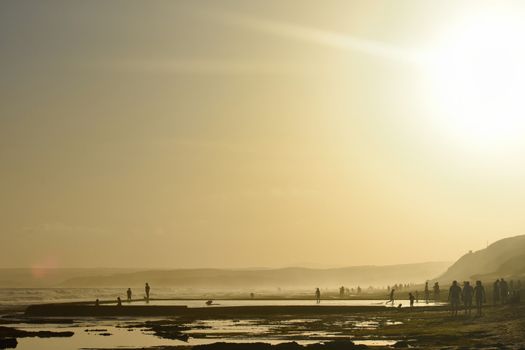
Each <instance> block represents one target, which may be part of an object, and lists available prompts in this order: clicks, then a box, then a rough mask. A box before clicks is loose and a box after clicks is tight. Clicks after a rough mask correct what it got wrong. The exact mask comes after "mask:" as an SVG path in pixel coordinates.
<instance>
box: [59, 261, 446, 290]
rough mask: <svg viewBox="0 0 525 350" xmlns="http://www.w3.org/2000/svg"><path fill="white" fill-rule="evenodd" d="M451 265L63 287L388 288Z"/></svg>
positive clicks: (163, 275) (176, 275) (221, 274)
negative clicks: (145, 283)
mask: <svg viewBox="0 0 525 350" xmlns="http://www.w3.org/2000/svg"><path fill="white" fill-rule="evenodd" d="M449 265H450V263H446V262H429V263H420V264H404V265H389V266H355V267H346V268H332V269H310V268H301V267H290V268H282V269H258V270H226V269H177V270H151V271H138V272H130V273H116V274H112V275H105V276H102V275H96V276H82V277H75V278H70V279H68V280H66V281H64V282H63V283H62V284H61V286H63V287H127V286H130V287H138V286H143V285H144V282H145V281H148V282H149V283H150V284H153V285H155V286H158V287H179V288H199V289H239V288H302V287H307V288H312V287H315V286H319V287H323V288H324V287H332V288H333V287H337V286H340V285H346V286H357V285H360V286H363V287H366V286H370V285H373V286H386V285H388V284H395V283H410V282H420V281H423V280H425V279H428V278H429V277H431V276H435V275H437V274H439V273H441V272H442V271H444V270H445V269H446V268H447V267H448V266H449Z"/></svg>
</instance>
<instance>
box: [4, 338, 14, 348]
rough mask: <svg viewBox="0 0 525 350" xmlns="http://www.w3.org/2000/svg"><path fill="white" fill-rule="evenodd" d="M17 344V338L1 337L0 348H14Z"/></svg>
mask: <svg viewBox="0 0 525 350" xmlns="http://www.w3.org/2000/svg"><path fill="white" fill-rule="evenodd" d="M17 345H18V341H17V340H16V338H0V349H14V348H16V346H17Z"/></svg>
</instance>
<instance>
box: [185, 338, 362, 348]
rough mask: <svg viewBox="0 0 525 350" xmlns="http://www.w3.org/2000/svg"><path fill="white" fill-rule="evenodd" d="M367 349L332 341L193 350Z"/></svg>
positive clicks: (221, 346)
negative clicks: (305, 344) (303, 344)
mask: <svg viewBox="0 0 525 350" xmlns="http://www.w3.org/2000/svg"><path fill="white" fill-rule="evenodd" d="M361 349H368V347H367V346H366V345H356V344H354V343H353V342H352V341H349V340H341V341H332V342H328V343H319V344H310V345H307V346H302V345H300V344H297V343H296V342H290V343H281V344H276V345H271V344H268V343H233V344H232V343H222V342H221V343H213V344H206V345H196V346H194V347H193V350H361Z"/></svg>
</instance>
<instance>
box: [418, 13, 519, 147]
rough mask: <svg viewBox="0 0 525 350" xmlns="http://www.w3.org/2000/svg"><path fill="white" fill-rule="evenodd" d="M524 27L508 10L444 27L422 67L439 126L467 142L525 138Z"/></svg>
mask: <svg viewBox="0 0 525 350" xmlns="http://www.w3.org/2000/svg"><path fill="white" fill-rule="evenodd" d="M524 37H525V26H524V24H523V23H522V21H520V20H518V18H517V17H515V16H513V15H512V14H508V13H507V14H498V15H495V14H486V15H476V16H473V17H470V18H468V19H467V20H465V21H464V22H463V23H461V24H460V25H458V26H456V27H453V28H451V29H449V30H447V31H446V33H445V35H443V37H442V39H441V40H440V44H439V45H437V48H436V49H434V50H432V51H431V53H430V54H429V55H428V61H427V68H428V69H427V71H428V72H429V75H430V80H431V89H432V90H433V96H434V97H435V99H436V102H437V103H436V106H437V109H436V112H437V113H436V117H437V119H438V123H439V124H440V127H441V128H442V129H445V130H446V132H447V133H449V134H450V133H451V134H452V135H453V136H454V137H457V138H458V139H460V140H462V142H463V143H464V144H467V145H469V146H475V147H478V148H479V147H481V148H491V149H495V148H498V147H505V146H509V145H511V144H516V143H517V142H520V140H521V139H522V138H523V137H524V136H525V41H524V40H523V38H524Z"/></svg>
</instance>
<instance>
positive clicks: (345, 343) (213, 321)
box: [2, 305, 525, 350]
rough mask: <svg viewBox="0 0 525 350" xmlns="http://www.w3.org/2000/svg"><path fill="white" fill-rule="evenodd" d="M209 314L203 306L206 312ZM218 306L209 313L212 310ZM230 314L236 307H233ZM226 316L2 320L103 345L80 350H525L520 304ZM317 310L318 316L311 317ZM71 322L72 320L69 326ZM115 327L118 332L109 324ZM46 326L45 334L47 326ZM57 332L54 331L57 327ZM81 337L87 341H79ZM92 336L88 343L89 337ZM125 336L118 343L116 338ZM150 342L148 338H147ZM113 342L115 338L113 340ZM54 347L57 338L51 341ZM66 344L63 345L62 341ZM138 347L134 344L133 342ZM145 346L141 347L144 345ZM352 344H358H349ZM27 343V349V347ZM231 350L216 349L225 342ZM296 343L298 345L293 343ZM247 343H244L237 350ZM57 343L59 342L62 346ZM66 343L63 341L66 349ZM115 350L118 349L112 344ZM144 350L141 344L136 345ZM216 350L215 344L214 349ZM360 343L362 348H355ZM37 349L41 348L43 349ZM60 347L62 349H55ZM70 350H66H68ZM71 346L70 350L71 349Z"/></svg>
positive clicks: (22, 345) (324, 309) (23, 317)
mask: <svg viewBox="0 0 525 350" xmlns="http://www.w3.org/2000/svg"><path fill="white" fill-rule="evenodd" d="M203 309H204V310H206V308H203ZM218 309H220V308H209V309H207V310H208V311H211V310H218ZM229 309H231V308H229ZM252 309H253V308H248V309H246V308H245V309H243V312H242V313H237V315H236V316H234V315H235V313H232V312H231V311H232V310H229V312H222V313H215V312H217V311H213V312H212V313H208V314H204V313H202V314H196V313H193V314H186V315H178V316H175V317H166V318H157V319H155V320H152V319H144V318H142V319H137V318H126V319H122V318H112V317H109V318H95V319H93V318H91V319H90V320H89V325H87V324H86V323H85V320H84V319H76V318H65V319H57V318H49V317H38V318H36V317H29V316H26V315H23V314H16V315H12V316H11V317H4V318H2V321H3V322H4V323H11V324H9V325H6V326H9V327H13V328H24V327H23V324H24V323H26V324H25V326H26V327H27V323H33V327H34V329H45V327H44V325H45V324H46V322H48V323H50V324H51V323H57V322H61V321H63V323H62V324H60V325H59V326H60V327H58V328H59V329H60V330H62V331H64V330H65V331H67V330H70V329H74V328H75V327H76V329H77V330H76V331H75V336H73V337H72V340H73V339H75V337H77V339H78V341H80V340H84V339H86V340H89V339H98V340H97V342H93V343H90V344H92V345H96V344H104V345H98V346H91V345H90V344H79V347H78V348H80V347H81V348H88V347H89V348H100V349H102V348H106V349H107V348H111V347H113V348H115V349H116V348H119V347H120V346H121V345H125V346H127V348H128V349H129V348H133V347H130V345H129V344H128V345H126V344H120V345H119V341H120V340H122V339H136V340H133V342H135V343H134V344H137V345H135V346H137V349H139V348H140V349H143V348H148V347H149V348H151V349H157V350H158V349H180V350H182V349H190V348H193V349H195V350H206V349H207V350H227V349H230V350H242V349H246V350H272V349H277V348H279V350H299V349H303V348H305V349H309V350H316V349H314V346H313V345H312V344H319V343H325V344H328V343H330V344H331V345H329V346H328V347H326V348H323V349H327V350H328V349H331V350H339V349H352V348H365V347H366V346H368V347H370V348H375V349H381V348H392V347H396V348H397V347H407V346H410V347H412V348H416V349H471V348H475V349H522V348H525V338H524V336H523V334H525V318H524V316H525V308H524V307H523V306H521V305H520V306H519V307H518V306H513V307H511V306H505V307H488V308H486V310H485V315H484V316H483V317H474V316H464V315H463V314H461V315H460V316H458V317H456V318H454V317H451V316H450V313H449V312H448V310H446V309H445V308H443V307H435V308H414V309H409V308H402V309H399V310H398V309H396V308H385V307H380V308H366V309H360V308H353V310H352V309H351V308H348V307H346V308H341V307H338V308H332V307H313V308H309V311H308V313H307V314H304V313H303V314H301V313H294V312H291V311H293V308H292V309H286V308H284V309H282V308H281V311H280V312H277V309H273V308H271V309H272V312H271V313H267V312H260V310H259V311H257V312H251V311H253V310H252ZM314 311H315V312H314ZM68 322H74V323H75V324H73V325H71V324H68ZM114 324H117V326H116V327H114V326H109V325H114ZM88 326H89V327H88ZM42 327H44V328H42ZM54 327H57V325H56V324H55V326H54ZM80 334H81V335H82V337H80ZM88 334H92V335H91V338H89V337H88V336H87V335H88ZM119 337H120V338H119ZM144 337H146V338H144ZM110 339H113V340H112V341H110ZM20 340H21V342H20V344H19V349H21V350H24V349H31V348H36V347H35V346H33V347H30V345H34V344H36V343H31V342H32V341H34V339H20ZM50 341H51V343H48V344H55V343H52V341H54V340H53V339H50ZM60 341H66V340H60ZM136 341H137V342H136ZM141 341H142V342H143V343H140V342H141ZM350 341H352V342H354V343H355V346H354V345H351V343H350ZM24 342H26V343H24ZM224 342H226V343H227V344H215V343H224ZM291 342H296V343H297V344H296V343H291ZM239 343H248V344H244V345H233V344H239ZM56 344H58V340H57V343H56ZM64 344H65V343H64ZM111 344H115V345H111ZM138 344H140V346H138ZM214 344H215V345H214ZM357 345H359V346H358V347H357ZM38 348H42V347H41V346H39V347H38ZM56 348H57V349H58V348H59V347H56ZM63 348H67V347H63ZM70 348H71V347H70Z"/></svg>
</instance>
